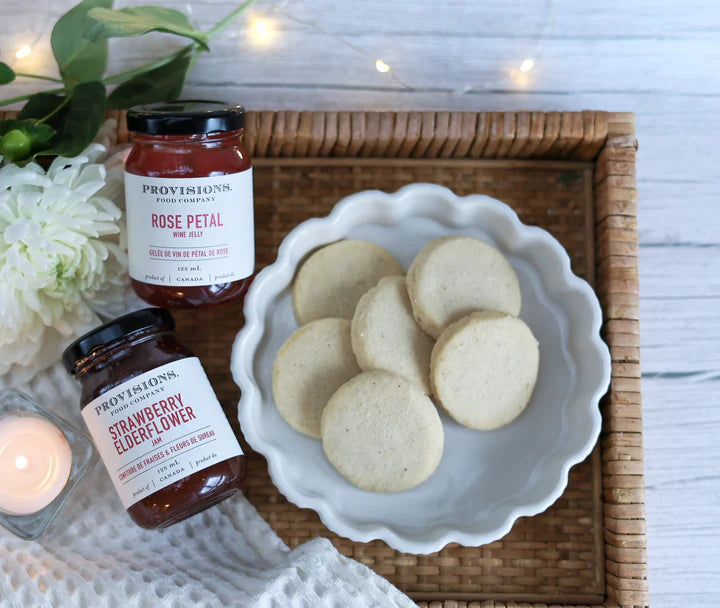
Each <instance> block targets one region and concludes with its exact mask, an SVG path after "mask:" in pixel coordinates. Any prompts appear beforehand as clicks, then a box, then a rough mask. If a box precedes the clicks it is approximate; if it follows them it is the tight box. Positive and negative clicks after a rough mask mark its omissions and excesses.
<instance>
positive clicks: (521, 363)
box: [430, 311, 539, 430]
mask: <svg viewBox="0 0 720 608" xmlns="http://www.w3.org/2000/svg"><path fill="white" fill-rule="evenodd" d="M538 363H539V351H538V343H537V340H536V339H535V336H533V334H532V332H531V331H530V328H529V327H528V326H527V325H526V324H525V323H524V322H523V321H522V320H521V319H518V318H516V317H512V316H510V315H506V314H504V313H501V312H497V311H480V312H475V313H472V314H470V315H468V316H467V317H464V318H462V319H460V320H459V321H456V322H455V323H453V324H452V325H451V326H450V327H448V328H447V329H446V330H445V331H444V332H443V333H442V334H441V335H440V337H439V338H438V341H437V343H436V344H435V347H434V348H433V351H432V357H431V360H430V382H431V383H432V387H433V394H434V395H435V397H436V399H437V400H438V402H439V403H440V404H441V405H442V407H443V408H444V409H445V410H446V411H447V412H448V414H450V415H451V416H452V417H453V418H454V419H455V420H457V421H458V422H459V423H460V424H463V425H465V426H468V427H470V428H472V429H479V430H489V429H495V428H498V427H500V426H503V425H505V424H508V423H509V422H511V421H512V420H514V419H515V418H516V417H517V416H519V415H520V413H521V412H522V411H523V410H524V409H525V406H527V404H528V401H530V396H531V395H532V392H533V388H535V382H536V380H537V374H538Z"/></svg>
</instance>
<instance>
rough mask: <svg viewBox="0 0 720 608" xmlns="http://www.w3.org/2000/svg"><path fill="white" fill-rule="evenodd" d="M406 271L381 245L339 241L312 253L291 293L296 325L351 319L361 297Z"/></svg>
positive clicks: (300, 271) (302, 267)
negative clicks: (382, 281)
mask: <svg viewBox="0 0 720 608" xmlns="http://www.w3.org/2000/svg"><path fill="white" fill-rule="evenodd" d="M398 274H401V275H404V274H405V269H404V268H403V267H402V265H401V264H400V262H398V261H397V260H396V259H395V258H394V257H393V256H392V255H391V254H390V253H388V252H387V251H385V249H383V248H382V247H380V245H376V244H375V243H369V242H367V241H354V240H346V241H338V242H337V243H332V244H330V245H327V246H325V247H323V248H322V249H319V250H318V251H316V252H315V253H313V254H312V255H311V256H310V257H309V258H308V259H307V261H306V262H305V263H304V264H303V265H302V266H301V267H300V270H299V271H298V273H297V276H296V277H295V283H294V284H293V290H292V301H293V310H294V312H295V318H296V319H297V322H298V324H300V325H302V324H303V323H307V322H308V321H313V320H314V319H323V318H325V317H336V318H341V319H352V316H353V313H354V312H355V306H356V305H357V303H358V300H359V299H360V297H361V296H362V295H363V294H364V293H365V292H366V291H367V290H368V289H370V288H371V287H374V286H375V284H376V283H377V282H378V281H379V280H380V279H382V278H383V277H387V276H391V275H398Z"/></svg>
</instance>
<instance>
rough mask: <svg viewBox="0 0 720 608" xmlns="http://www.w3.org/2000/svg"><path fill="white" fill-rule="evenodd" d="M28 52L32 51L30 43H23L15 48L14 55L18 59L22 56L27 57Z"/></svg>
mask: <svg viewBox="0 0 720 608" xmlns="http://www.w3.org/2000/svg"><path fill="white" fill-rule="evenodd" d="M30 53H32V49H31V48H30V45H27V44H25V45H23V46H21V47H20V48H19V49H18V50H17V52H16V53H15V57H17V58H18V59H22V58H23V57H27V56H28V55H29V54H30Z"/></svg>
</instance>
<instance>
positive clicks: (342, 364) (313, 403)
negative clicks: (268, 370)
mask: <svg viewBox="0 0 720 608" xmlns="http://www.w3.org/2000/svg"><path fill="white" fill-rule="evenodd" d="M359 373H360V368H359V367H358V365H357V362H356V361H355V355H353V352H352V346H351V343H350V321H348V320H347V319H320V320H318V321H313V322H311V323H308V324H307V325H303V326H302V327H301V328H300V329H298V330H296V331H295V332H293V334H292V335H291V336H290V337H289V338H288V339H287V340H286V341H285V343H284V344H283V345H282V346H281V347H280V350H279V351H278V354H277V355H276V357H275V362H274V363H273V369H272V390H273V397H274V398H275V403H276V405H277V408H278V410H279V411H280V414H281V415H282V417H283V418H284V419H285V420H286V422H287V423H288V424H289V425H290V426H291V427H293V428H294V429H296V430H298V431H300V432H301V433H304V434H305V435H309V436H310V437H316V438H320V414H321V413H322V411H323V408H324V407H325V404H326V403H327V401H328V399H330V397H331V396H332V394H333V393H334V392H335V391H336V390H337V388H338V387H339V386H340V385H342V384H343V383H344V382H346V381H347V380H349V379H350V378H352V377H353V376H355V375H357V374H359Z"/></svg>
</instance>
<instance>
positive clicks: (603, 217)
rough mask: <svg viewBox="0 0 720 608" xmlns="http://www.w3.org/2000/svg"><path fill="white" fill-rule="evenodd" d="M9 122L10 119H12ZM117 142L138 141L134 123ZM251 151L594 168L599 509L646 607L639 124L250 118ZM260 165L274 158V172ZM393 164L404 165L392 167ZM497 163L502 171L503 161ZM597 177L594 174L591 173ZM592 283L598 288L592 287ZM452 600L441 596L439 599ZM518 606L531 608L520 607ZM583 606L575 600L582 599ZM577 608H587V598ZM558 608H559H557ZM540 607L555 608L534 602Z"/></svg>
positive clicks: (626, 117) (257, 154)
mask: <svg viewBox="0 0 720 608" xmlns="http://www.w3.org/2000/svg"><path fill="white" fill-rule="evenodd" d="M12 114H14V113H12V112H6V113H4V115H12ZM108 115H109V116H110V117H113V118H115V119H116V120H118V123H119V125H118V140H119V142H127V141H128V133H127V127H126V124H125V120H124V112H120V111H112V112H109V113H108ZM245 145H246V147H247V149H248V152H249V154H250V156H251V157H252V158H253V159H254V160H255V161H259V162H256V164H258V165H260V164H264V163H265V162H268V163H269V162H275V163H280V164H281V163H283V162H285V160H284V159H286V158H287V159H289V160H290V159H295V160H302V161H303V162H312V159H313V158H323V159H324V161H326V162H327V161H328V160H330V162H341V161H339V160H338V161H335V160H331V158H332V159H336V158H337V159H343V161H349V160H351V159H352V160H353V162H354V161H358V162H359V164H362V163H363V162H365V161H363V160H362V159H363V158H372V159H375V160H377V159H387V160H389V159H404V160H405V161H422V159H425V160H428V159H429V160H432V161H435V162H443V161H442V159H448V160H453V161H457V160H458V159H471V160H472V159H498V160H504V161H510V162H513V163H515V162H518V161H528V160H529V161H530V162H531V163H536V162H538V161H541V162H542V163H548V164H550V163H553V162H562V163H566V162H569V163H572V164H573V165H574V166H575V167H576V168H588V167H592V173H593V179H592V183H590V180H587V181H586V184H587V186H586V187H587V189H588V192H587V193H586V194H587V196H586V198H589V197H591V198H592V201H593V210H592V211H593V213H592V214H588V221H589V222H590V221H591V222H592V224H593V227H594V234H595V239H594V248H593V250H592V253H593V254H594V264H591V265H590V267H591V268H593V270H594V274H595V282H594V284H595V291H596V293H597V295H598V298H599V300H600V303H601V307H602V309H603V313H604V316H605V321H604V323H603V330H602V335H603V337H604V339H605V341H606V343H607V344H608V346H609V348H610V352H611V361H612V376H611V384H610V390H609V392H608V394H607V395H606V396H605V397H604V399H603V400H602V401H601V413H602V417H603V427H602V431H601V438H600V441H599V444H598V445H599V448H598V449H597V451H596V453H598V454H599V457H598V458H601V460H602V466H601V472H602V475H601V480H600V481H601V482H602V487H601V488H600V490H601V498H602V503H603V504H602V506H603V529H602V530H596V533H597V534H598V536H599V535H602V540H603V549H604V556H605V562H604V571H603V573H602V574H603V575H604V583H605V584H604V588H605V592H606V597H605V599H604V602H603V606H605V607H606V608H616V607H622V608H631V607H635V606H638V607H639V606H648V605H649V593H648V582H647V551H646V547H647V544H646V536H645V494H644V466H643V436H642V405H641V381H640V356H639V348H640V336H639V298H638V296H639V284H638V260H637V255H638V254H637V248H638V245H637V237H638V234H637V188H636V178H635V153H636V150H637V140H636V138H635V117H634V114H632V113H628V112H604V111H593V110H585V111H582V112H557V111H556V112H553V111H551V112H542V111H527V112H504V111H488V112H451V111H424V112H420V111H417V112H412V111H411V112H407V111H400V112H394V111H387V112H366V111H339V112H338V111H296V110H284V111H272V110H267V111H250V112H248V113H247V121H246V135H245ZM262 159H273V160H272V161H270V160H268V161H264V160H262ZM392 162H395V161H392ZM494 162H497V161H494ZM588 170H589V169H588ZM588 279H589V280H590V282H591V283H592V277H591V276H589V277H588ZM439 595H442V594H439ZM459 595H462V594H456V593H447V594H444V601H442V599H441V598H438V599H439V600H441V601H440V602H436V601H434V602H433V603H432V604H428V603H422V602H421V604H420V605H423V606H430V605H431V606H432V608H465V607H472V608H474V607H476V606H477V607H480V606H481V605H482V607H483V608H505V607H506V606H509V605H515V604H514V602H510V603H508V602H506V601H503V600H494V599H490V600H487V601H483V602H476V601H472V602H464V601H457V600H460V599H461V598H460V597H458V596H459ZM514 599H521V598H519V597H516V598H514ZM573 600H575V598H573ZM577 601H578V602H579V603H581V602H583V601H584V600H582V599H581V598H578V599H577ZM552 605H553V606H560V605H561V604H558V603H557V601H554V602H552ZM533 606H534V608H545V607H546V606H547V604H543V603H535V604H533ZM563 606H564V608H573V606H575V604H564V605H563Z"/></svg>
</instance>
